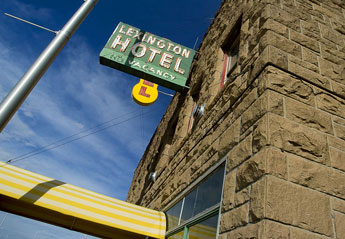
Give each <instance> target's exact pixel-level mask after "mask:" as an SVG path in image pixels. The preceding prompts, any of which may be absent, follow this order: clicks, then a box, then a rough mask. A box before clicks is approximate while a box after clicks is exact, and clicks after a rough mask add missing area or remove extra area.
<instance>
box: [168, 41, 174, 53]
mask: <svg viewBox="0 0 345 239" xmlns="http://www.w3.org/2000/svg"><path fill="white" fill-rule="evenodd" d="M173 46H174V44H172V43H171V42H168V49H167V50H168V51H170V48H171V47H173Z"/></svg>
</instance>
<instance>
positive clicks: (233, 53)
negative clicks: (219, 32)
mask: <svg viewBox="0 0 345 239" xmlns="http://www.w3.org/2000/svg"><path fill="white" fill-rule="evenodd" d="M239 47H240V37H239V34H238V35H237V36H236V38H235V41H234V42H233V43H232V44H231V47H230V48H229V50H227V51H225V52H224V65H223V71H222V76H221V84H220V87H223V86H224V84H225V83H226V82H227V81H228V80H229V78H230V76H231V73H232V72H233V71H234V69H235V68H236V66H237V62H238V55H239Z"/></svg>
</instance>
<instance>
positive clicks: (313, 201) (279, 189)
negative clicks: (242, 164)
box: [265, 176, 334, 237]
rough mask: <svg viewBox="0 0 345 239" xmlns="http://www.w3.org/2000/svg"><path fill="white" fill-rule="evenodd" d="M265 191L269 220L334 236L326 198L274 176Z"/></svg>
mask: <svg viewBox="0 0 345 239" xmlns="http://www.w3.org/2000/svg"><path fill="white" fill-rule="evenodd" d="M266 190H267V191H266V202H265V217H266V218H268V219H272V220H274V221H278V222H282V223H284V224H290V225H293V226H296V227H299V228H302V229H305V230H308V231H311V232H316V233H320V234H323V235H326V236H329V237H333V236H334V235H333V224H332V218H331V214H330V211H331V208H330V200H329V198H328V197H327V196H325V195H324V194H322V193H318V192H315V191H313V190H310V189H307V188H304V187H301V186H297V185H294V184H292V183H289V182H286V181H284V180H280V179H277V178H275V177H272V176H267V184H266Z"/></svg>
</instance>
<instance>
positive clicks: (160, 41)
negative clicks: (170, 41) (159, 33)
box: [157, 40, 165, 49]
mask: <svg viewBox="0 0 345 239" xmlns="http://www.w3.org/2000/svg"><path fill="white" fill-rule="evenodd" d="M157 46H158V47H159V48H161V49H163V48H164V47H165V41H164V40H159V41H157Z"/></svg>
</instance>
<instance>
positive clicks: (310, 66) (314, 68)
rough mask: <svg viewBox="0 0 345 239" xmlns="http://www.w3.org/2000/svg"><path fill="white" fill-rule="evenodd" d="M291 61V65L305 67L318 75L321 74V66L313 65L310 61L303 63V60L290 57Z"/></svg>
mask: <svg viewBox="0 0 345 239" xmlns="http://www.w3.org/2000/svg"><path fill="white" fill-rule="evenodd" d="M289 61H290V62H291V63H294V64H296V65H299V66H301V67H303V68H305V69H308V70H311V71H313V72H315V73H317V74H319V73H320V69H319V66H316V65H315V64H311V63H309V62H308V61H303V60H302V59H300V58H297V57H294V56H290V57H289Z"/></svg>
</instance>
